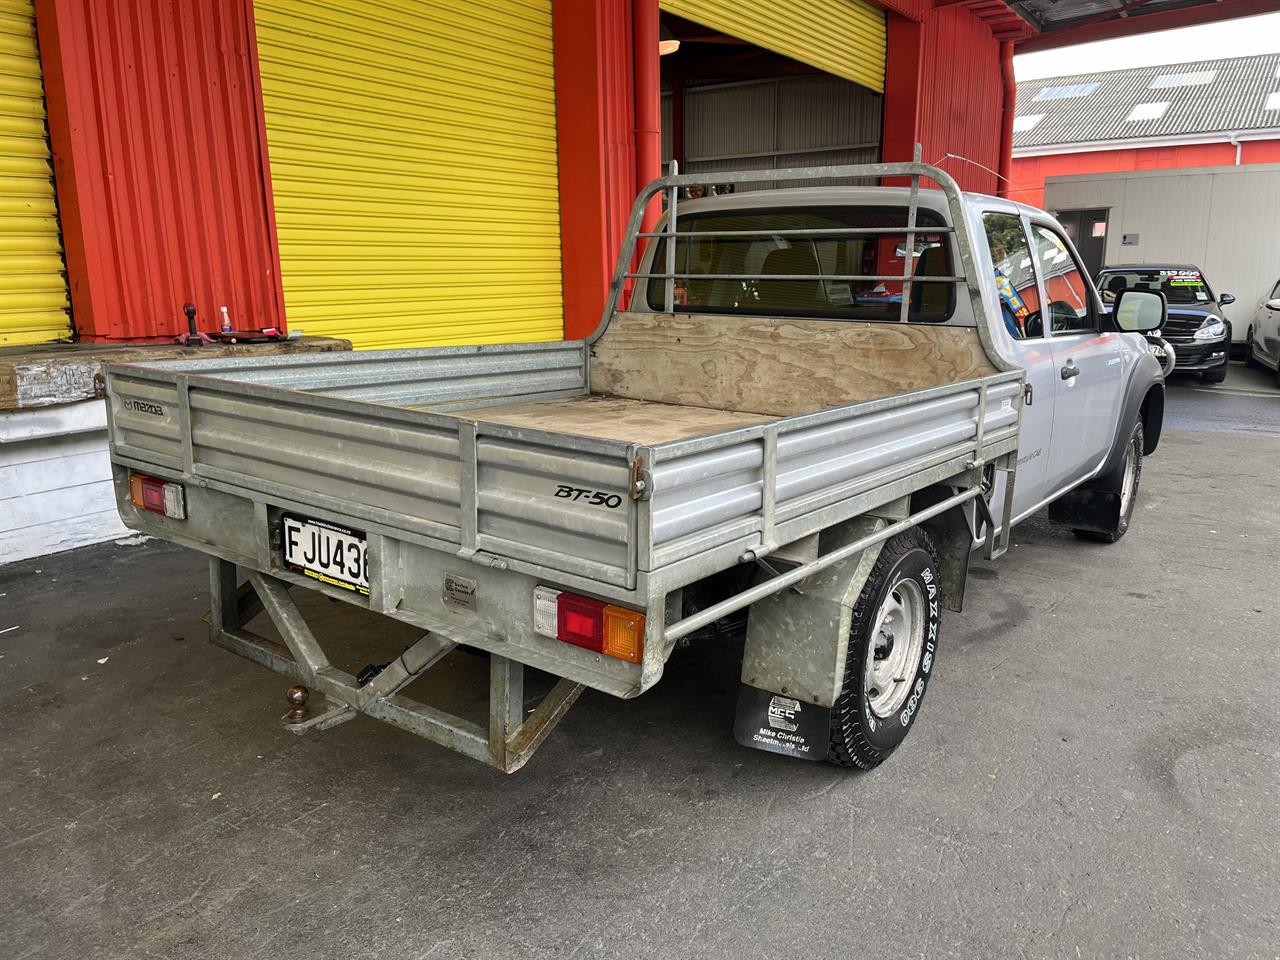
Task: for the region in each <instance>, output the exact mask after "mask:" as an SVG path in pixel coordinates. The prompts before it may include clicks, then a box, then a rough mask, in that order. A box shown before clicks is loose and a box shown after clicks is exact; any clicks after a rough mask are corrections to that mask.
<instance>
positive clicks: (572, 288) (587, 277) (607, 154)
mask: <svg viewBox="0 0 1280 960" xmlns="http://www.w3.org/2000/svg"><path fill="white" fill-rule="evenodd" d="M652 2H653V3H654V9H655V11H656V9H657V6H656V0H652ZM632 7H633V0H556V2H555V6H554V8H553V9H554V16H555V69H556V133H557V139H558V141H559V165H560V178H559V179H560V256H561V264H562V270H563V285H564V335H565V338H566V339H569V340H576V339H580V338H582V337H586V336H588V335H589V334H590V333H591V332H592V331H593V330H595V328H596V326H597V325H598V324H599V323H600V317H601V311H602V309H603V308H604V301H605V296H606V294H607V292H608V288H609V278H610V276H611V274H612V272H613V266H614V261H615V259H616V258H617V254H618V249H619V247H620V246H621V245H622V235H623V231H624V230H625V228H626V222H627V216H628V214H629V213H630V210H631V203H632V201H633V200H634V199H635V193H636V186H635V182H636V172H637V169H638V167H637V164H636V144H635V129H636V105H635V90H636V86H635V70H634V56H633V54H634V40H633V35H634V29H633V12H632ZM654 56H655V57H656V56H657V41H656V40H655V41H654ZM655 96H658V94H657V93H656V92H655Z"/></svg>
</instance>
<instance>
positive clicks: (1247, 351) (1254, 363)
mask: <svg viewBox="0 0 1280 960" xmlns="http://www.w3.org/2000/svg"><path fill="white" fill-rule="evenodd" d="M1244 365H1245V366H1246V367H1253V368H1254V369H1255V370H1257V369H1259V368H1260V367H1261V366H1262V364H1260V363H1259V362H1258V358H1257V357H1255V356H1254V355H1253V327H1250V328H1249V332H1248V333H1247V334H1246V335H1245V338H1244Z"/></svg>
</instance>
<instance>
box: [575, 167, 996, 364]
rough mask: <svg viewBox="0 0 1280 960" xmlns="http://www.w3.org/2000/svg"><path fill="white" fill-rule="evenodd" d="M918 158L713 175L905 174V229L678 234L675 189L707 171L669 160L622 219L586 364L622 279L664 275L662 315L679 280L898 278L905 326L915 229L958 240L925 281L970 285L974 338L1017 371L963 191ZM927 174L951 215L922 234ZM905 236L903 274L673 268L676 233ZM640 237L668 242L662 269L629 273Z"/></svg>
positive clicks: (725, 179)
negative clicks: (953, 261) (997, 333)
mask: <svg viewBox="0 0 1280 960" xmlns="http://www.w3.org/2000/svg"><path fill="white" fill-rule="evenodd" d="M915 154H916V159H915V160H914V161H912V162H910V163H866V164H837V165H831V166H822V167H793V168H788V169H782V170H748V171H742V172H739V173H721V172H716V173H715V174H714V175H713V177H714V179H715V181H716V182H717V183H731V184H735V185H736V184H741V183H779V182H783V181H796V180H798V181H801V182H805V181H810V182H811V181H817V180H830V179H836V180H843V179H853V178H858V179H867V178H884V177H909V178H910V181H911V188H910V194H909V199H908V204H907V223H906V225H905V227H904V226H903V225H901V224H897V225H894V226H883V227H834V228H814V229H809V230H806V229H785V230H686V231H684V232H683V233H681V232H680V231H679V209H680V196H679V194H680V189H681V188H682V187H691V186H694V185H696V184H702V183H705V182H706V180H707V175H706V174H681V173H679V172H678V170H677V166H676V163H675V162H674V161H672V164H671V170H672V172H671V174H670V175H669V176H665V177H660V178H658V179H657V180H654V181H653V182H651V183H649V184H648V185H647V186H646V187H645V188H644V189H643V190H641V191H640V194H639V196H637V197H636V201H635V203H634V204H633V205H632V208H631V216H630V218H629V219H628V221H627V232H626V236H625V238H624V240H623V243H622V250H621V251H620V252H619V254H618V261H617V264H616V265H615V266H614V270H613V277H612V279H611V280H610V282H609V296H608V299H607V300H606V301H605V307H604V315H603V316H602V318H601V321H600V325H599V326H597V327H596V329H595V332H593V333H592V334H591V336H590V337H588V338H587V340H586V343H585V345H584V346H585V352H586V363H587V364H590V353H591V350H590V347H591V344H593V343H595V341H596V340H598V339H599V338H600V337H601V336H602V335H603V334H604V331H605V330H606V329H607V328H608V326H609V321H610V320H611V319H612V317H613V315H614V313H616V312H617V310H618V305H619V302H620V301H621V299H622V294H623V290H624V288H625V286H626V284H627V281H648V280H663V281H665V290H664V293H663V310H664V312H666V313H672V312H674V310H675V286H676V281H677V280H689V279H697V280H739V281H755V280H814V281H837V282H849V283H851V282H895V283H901V284H902V304H901V307H900V310H899V313H898V321H897V322H899V323H905V322H907V320H908V315H909V311H910V309H911V285H912V284H913V283H915V282H925V281H924V280H920V281H917V280H916V278H915V277H913V276H912V267H913V263H914V260H915V258H914V256H912V254H913V252H914V249H915V238H916V235H917V233H919V232H928V233H931V234H943V235H949V236H950V237H951V238H952V239H953V241H954V244H955V251H956V255H957V259H958V260H959V266H960V272H959V273H956V274H953V275H951V276H943V277H934V276H931V277H929V278H928V280H927V282H929V283H954V284H964V285H965V286H966V287H967V288H968V290H969V299H970V302H971V304H972V309H973V315H974V320H975V323H976V325H977V328H978V337H979V339H980V340H981V342H982V346H983V348H984V349H985V350H986V353H987V356H988V357H989V358H990V359H991V362H992V363H993V364H994V365H995V366H996V367H997V369H1000V370H1005V371H1009V370H1016V369H1018V368H1017V367H1016V366H1014V365H1013V364H1012V363H1010V362H1009V361H1008V360H1006V359H1005V358H1004V357H1003V356H1001V354H1000V352H999V351H998V350H997V349H996V347H995V344H994V341H993V337H992V332H991V326H990V324H991V323H992V320H991V318H990V316H989V315H988V309H987V304H986V302H985V300H984V298H983V294H982V290H983V285H982V282H981V279H980V277H979V275H978V267H977V261H976V259H975V257H974V251H973V245H972V244H971V243H970V238H969V233H968V230H967V229H965V223H966V219H965V205H964V199H963V196H962V195H961V191H960V186H959V184H957V183H956V182H955V180H954V179H952V177H951V175H950V174H948V173H947V172H946V171H945V170H941V169H939V168H938V167H935V166H933V165H931V164H927V163H922V162H920V147H919V144H917V145H916V150H915ZM921 178H928V179H930V180H932V181H934V182H935V183H936V184H937V185H938V187H939V189H940V190H941V192H942V194H943V196H944V198H945V199H946V203H947V210H948V212H949V214H950V221H951V223H950V225H949V226H944V227H933V226H930V227H927V228H925V230H924V231H921V230H919V229H918V226H919V225H918V224H917V216H918V214H919V194H920V180H921ZM663 192H665V193H666V198H667V211H666V213H667V216H666V222H665V229H662V230H654V231H645V230H642V229H641V225H642V223H643V221H644V216H645V211H646V209H647V208H648V206H649V204H650V203H651V202H652V200H653V198H654V197H656V196H657V195H659V194H660V193H663ZM902 233H905V234H906V237H907V241H906V248H905V249H906V252H907V255H906V257H905V258H904V264H903V269H902V273H901V274H894V275H888V274H830V275H828V274H790V273H788V274H736V273H694V274H691V273H679V272H677V270H676V243H675V240H676V237H677V235H679V236H683V237H685V238H694V237H800V238H818V237H829V236H842V237H844V236H884V235H892V234H902ZM641 239H645V240H649V239H664V240H668V241H670V242H668V243H667V244H666V257H665V259H666V263H665V264H664V266H665V267H666V269H665V270H664V271H661V272H654V271H653V270H652V267H651V268H650V270H649V271H648V272H639V271H638V270H634V271H633V270H632V269H631V264H632V263H633V262H634V260H635V256H636V251H637V248H638V246H639V242H640V240H641Z"/></svg>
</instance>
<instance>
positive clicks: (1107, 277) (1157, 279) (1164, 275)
mask: <svg viewBox="0 0 1280 960" xmlns="http://www.w3.org/2000/svg"><path fill="white" fill-rule="evenodd" d="M1125 289H1132V290H1157V291H1159V292H1160V293H1163V294H1164V298H1165V300H1166V301H1167V302H1168V303H1170V304H1178V303H1181V304H1189V303H1212V302H1213V291H1212V290H1210V289H1209V284H1207V283H1205V280H1204V277H1202V276H1201V275H1200V271H1199V270H1196V269H1195V268H1194V267H1151V268H1140V269H1134V268H1126V269H1124V270H1103V271H1102V273H1100V274H1098V291H1099V292H1100V293H1101V294H1102V302H1103V303H1115V300H1116V294H1118V293H1119V292H1120V291H1121V290H1125Z"/></svg>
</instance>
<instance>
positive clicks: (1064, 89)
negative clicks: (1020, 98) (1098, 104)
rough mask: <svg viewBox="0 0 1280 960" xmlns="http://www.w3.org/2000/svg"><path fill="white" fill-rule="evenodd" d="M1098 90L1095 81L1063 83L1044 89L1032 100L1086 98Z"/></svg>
mask: <svg viewBox="0 0 1280 960" xmlns="http://www.w3.org/2000/svg"><path fill="white" fill-rule="evenodd" d="M1097 89H1098V83H1097V81H1094V82H1093V83H1064V84H1060V85H1058V86H1055V87H1045V88H1044V89H1043V90H1041V91H1040V92H1039V93H1037V94H1036V95H1035V96H1034V97H1032V98H1031V99H1032V100H1071V99H1074V98H1076V97H1087V96H1088V95H1089V94H1091V93H1093V91H1095V90H1097Z"/></svg>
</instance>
